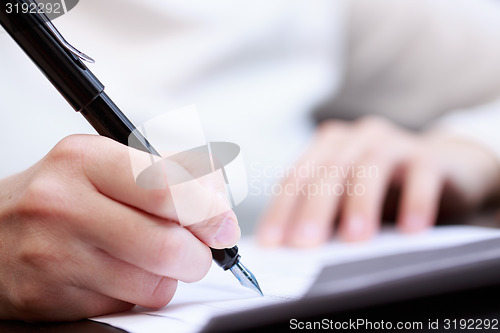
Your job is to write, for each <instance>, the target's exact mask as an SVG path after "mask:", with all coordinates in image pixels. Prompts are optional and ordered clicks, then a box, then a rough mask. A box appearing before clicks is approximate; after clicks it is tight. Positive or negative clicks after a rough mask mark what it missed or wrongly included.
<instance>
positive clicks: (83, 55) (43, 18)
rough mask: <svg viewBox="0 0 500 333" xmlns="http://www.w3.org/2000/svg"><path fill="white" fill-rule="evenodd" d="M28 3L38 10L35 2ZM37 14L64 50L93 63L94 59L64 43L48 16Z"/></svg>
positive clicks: (34, 0)
mask: <svg viewBox="0 0 500 333" xmlns="http://www.w3.org/2000/svg"><path fill="white" fill-rule="evenodd" d="M28 2H31V3H34V4H36V8H40V7H39V6H38V3H37V2H36V0H28ZM39 14H40V15H41V16H42V20H43V21H44V23H45V26H46V27H47V28H48V29H49V30H50V31H51V32H52V34H54V37H55V38H56V39H57V40H58V41H59V42H60V43H61V45H62V46H63V47H64V48H65V49H66V50H68V51H69V52H71V53H73V54H74V55H75V56H77V57H78V58H80V59H81V60H84V61H86V62H89V63H91V64H93V63H95V60H94V59H92V58H91V57H89V56H88V55H86V54H85V53H83V52H80V51H78V50H77V49H76V48H75V47H73V45H71V44H70V43H68V41H66V39H64V37H63V35H61V33H60V32H59V30H57V28H56V26H55V25H54V24H53V23H52V21H51V20H50V19H49V18H48V16H47V15H46V14H45V13H44V12H43V11H40V12H39Z"/></svg>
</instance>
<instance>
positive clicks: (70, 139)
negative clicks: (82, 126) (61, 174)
mask: <svg viewBox="0 0 500 333" xmlns="http://www.w3.org/2000/svg"><path fill="white" fill-rule="evenodd" d="M87 147H88V142H87V138H86V137H85V136H82V135H70V136H67V137H65V138H64V139H62V140H61V141H59V142H58V143H57V144H56V146H55V147H54V148H53V149H52V150H51V151H50V152H49V154H48V156H47V157H48V159H49V160H50V161H55V162H58V163H68V162H71V163H74V162H75V161H81V158H82V156H83V152H84V151H85V150H86V149H87Z"/></svg>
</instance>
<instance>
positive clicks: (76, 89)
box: [0, 0, 104, 111]
mask: <svg viewBox="0 0 500 333" xmlns="http://www.w3.org/2000/svg"><path fill="white" fill-rule="evenodd" d="M26 3H27V1H23V0H0V24H1V25H2V26H3V27H4V29H5V30H6V31H7V33H8V34H9V35H10V36H11V37H12V38H13V39H14V40H15V41H16V43H17V44H18V45H19V46H20V47H21V48H22V49H23V51H24V52H25V53H26V54H27V55H28V56H29V57H30V59H31V60H32V61H33V62H34V63H35V64H36V65H37V66H38V68H39V69H40V70H41V71H42V72H43V73H44V74H45V76H46V77H47V78H48V79H49V80H50V82H51V83H52V84H53V85H54V86H55V87H56V89H57V90H59V92H60V93H61V95H62V96H63V97H64V98H65V99H66V100H67V101H68V103H69V104H70V105H71V106H72V107H73V109H75V110H76V111H80V110H82V109H83V108H84V107H85V106H87V105H88V104H89V103H91V102H92V100H94V99H95V98H96V97H97V96H98V95H99V94H100V93H101V92H102V91H103V90H104V86H103V84H102V83H101V82H99V80H98V79H97V78H96V77H95V76H94V75H93V74H92V72H90V70H89V69H88V68H87V67H86V66H85V65H84V64H83V63H82V61H81V60H80V59H79V58H78V57H77V56H76V55H74V54H73V53H71V52H70V51H69V50H68V49H67V48H66V47H65V46H64V45H63V44H62V43H61V41H60V40H59V39H58V38H57V37H56V35H55V34H54V33H53V31H51V30H50V29H49V28H48V26H47V21H48V18H47V17H46V16H45V15H44V14H43V13H40V12H38V11H37V10H33V11H32V10H29V11H23V10H22V4H26ZM16 4H17V6H16ZM48 22H50V21H48Z"/></svg>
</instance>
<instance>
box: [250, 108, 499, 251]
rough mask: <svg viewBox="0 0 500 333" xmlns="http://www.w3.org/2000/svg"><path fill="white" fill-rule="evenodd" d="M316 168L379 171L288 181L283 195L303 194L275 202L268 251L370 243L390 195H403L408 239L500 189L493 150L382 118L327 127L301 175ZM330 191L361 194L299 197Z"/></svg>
mask: <svg viewBox="0 0 500 333" xmlns="http://www.w3.org/2000/svg"><path fill="white" fill-rule="evenodd" d="M311 165H312V166H313V167H316V168H318V167H319V166H322V167H325V168H328V167H330V168H331V167H335V168H337V169H340V170H349V169H348V168H349V167H351V168H352V167H354V168H356V167H358V168H359V167H361V168H369V167H375V170H376V172H375V173H373V174H371V175H369V176H366V177H364V176H363V177H360V176H358V175H357V174H355V175H354V177H353V174H352V172H346V176H345V177H343V176H342V175H341V176H338V177H335V175H334V177H331V175H330V176H329V175H325V174H319V173H316V174H314V173H313V172H311V173H310V174H309V175H305V176H304V175H299V176H298V177H297V176H296V175H290V176H289V177H287V178H285V179H284V180H283V182H282V188H285V187H286V186H287V185H289V186H288V187H287V188H288V189H291V188H295V191H293V190H292V191H288V193H282V194H281V195H279V196H277V197H276V198H274V199H273V201H272V203H271V204H270V207H269V209H268V210H267V212H266V213H265V214H264V215H263V217H262V220H261V222H260V224H259V227H258V231H257V235H258V238H259V240H260V242H261V243H262V244H263V245H267V246H279V245H288V246H295V247H310V246H317V245H319V244H322V243H323V242H325V241H327V240H328V239H329V238H330V237H331V235H332V233H333V232H334V229H336V233H337V234H338V235H339V236H340V237H341V238H342V239H344V240H347V241H362V240H367V239H369V238H371V237H373V236H374V235H375V234H376V233H377V231H378V230H379V227H380V224H381V222H382V214H383V206H384V199H385V197H386V195H387V193H388V191H389V188H390V187H396V188H399V190H400V191H401V195H400V198H399V201H397V202H396V203H395V204H396V206H397V216H396V223H397V226H398V228H399V229H400V230H401V231H403V232H407V233H414V232H419V231H422V230H425V229H427V228H429V227H430V226H432V225H433V224H434V223H435V222H436V218H437V215H438V211H439V206H440V203H441V204H442V205H445V206H446V205H448V204H449V203H450V201H453V202H452V205H453V207H454V209H456V210H457V212H458V213H463V212H466V211H471V210H473V209H474V208H476V207H478V206H479V205H480V204H481V203H483V202H484V201H485V200H486V199H487V198H489V197H491V196H493V195H495V194H497V193H498V190H499V189H500V166H499V164H498V161H497V159H496V158H495V156H494V155H493V154H492V153H491V152H490V151H488V150H487V149H485V148H483V147H481V146H480V145H478V144H475V143H473V142H469V141H467V140H465V139H463V138H459V137H456V136H453V135H451V134H448V133H444V132H440V131H439V130H433V131H430V132H427V133H413V132H410V131H407V130H405V129H402V128H399V127H398V126H396V125H394V124H392V123H391V122H389V121H387V120H384V119H382V118H374V117H367V118H362V119H360V120H358V121H355V122H352V123H349V122H344V121H336V120H330V121H326V122H324V123H323V124H321V125H320V126H319V128H318V130H317V133H316V136H315V138H314V139H313V141H312V143H311V145H310V147H309V148H308V149H307V151H306V152H305V153H304V154H303V156H302V157H301V158H300V159H299V160H298V162H297V164H296V166H295V167H296V168H300V167H301V166H309V168H313V167H311ZM297 178H298V179H297ZM304 184H305V185H306V186H305V187H304V186H303V185H304ZM324 184H326V185H327V186H330V188H334V187H335V186H339V185H341V186H344V187H345V189H347V188H346V185H347V184H348V185H350V186H351V192H353V191H352V189H353V188H355V186H358V187H357V188H358V189H360V190H359V191H358V193H354V194H353V193H350V195H347V193H344V194H343V195H329V194H326V195H325V194H324V193H323V194H322V193H309V194H308V195H304V191H302V192H301V191H299V188H300V186H303V187H302V188H313V189H317V188H320V186H321V185H323V186H325V185H324ZM307 186H309V187H307ZM326 188H328V187H326ZM361 189H362V190H363V191H361ZM345 192H347V191H345ZM313 194H314V195H313Z"/></svg>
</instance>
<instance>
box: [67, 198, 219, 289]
mask: <svg viewBox="0 0 500 333" xmlns="http://www.w3.org/2000/svg"><path fill="white" fill-rule="evenodd" d="M73 214H74V216H73V217H72V218H73V219H74V220H75V221H78V228H77V230H76V232H77V233H78V234H79V236H80V238H82V239H83V241H84V242H86V243H90V244H92V245H94V246H96V247H98V248H100V249H102V250H104V251H106V252H107V253H109V254H110V255H111V256H113V257H116V258H117V259H120V260H123V261H126V262H128V263H130V264H133V265H135V266H138V267H140V268H142V269H145V270H147V271H149V272H151V273H154V274H157V275H162V276H168V277H171V278H173V279H178V280H181V281H186V282H192V281H197V280H199V279H201V278H202V277H203V276H204V275H205V274H206V273H207V271H208V269H209V268H210V265H211V254H210V250H209V248H208V247H207V246H206V245H205V244H203V243H202V242H201V241H200V240H199V239H197V238H196V237H195V236H194V235H193V234H192V233H191V232H189V231H188V230H187V229H185V228H183V227H181V226H179V225H178V224H177V223H175V222H172V221H168V220H164V219H161V218H158V217H155V216H153V215H150V214H147V213H144V212H142V211H139V210H137V209H134V208H132V207H128V206H125V205H122V204H120V203H118V202H116V201H113V200H111V199H109V198H108V197H106V196H103V195H101V194H98V193H96V194H94V196H92V197H89V198H88V199H87V202H86V203H85V205H82V206H81V207H75V209H74V211H73Z"/></svg>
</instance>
